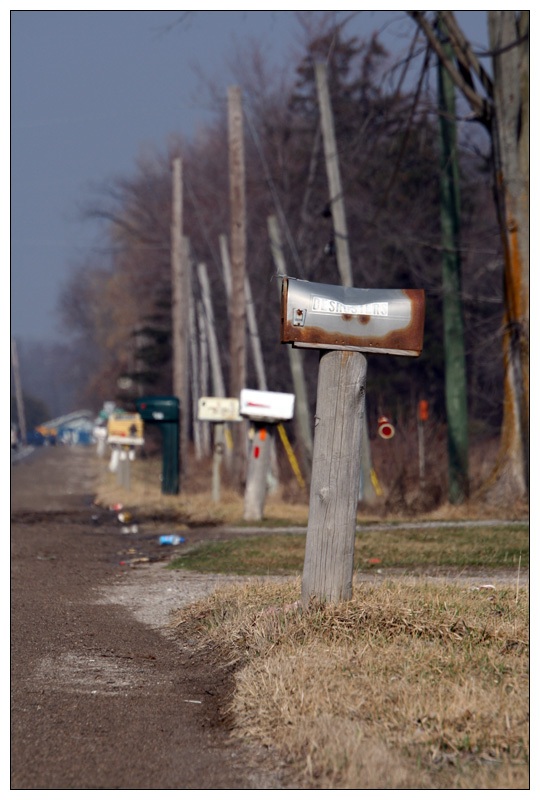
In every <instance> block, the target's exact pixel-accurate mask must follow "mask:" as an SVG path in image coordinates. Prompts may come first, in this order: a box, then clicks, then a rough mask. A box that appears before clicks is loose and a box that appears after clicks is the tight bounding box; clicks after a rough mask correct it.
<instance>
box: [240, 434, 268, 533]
mask: <svg viewBox="0 0 540 800" xmlns="http://www.w3.org/2000/svg"><path fill="white" fill-rule="evenodd" d="M274 427H275V426H274V425H266V424H265V423H255V424H254V425H253V427H252V429H251V433H252V436H251V435H250V447H249V453H248V459H247V480H246V491H245V493H244V519H245V520H247V521H250V520H261V519H262V518H263V511H264V504H265V501H266V492H267V487H268V480H267V479H268V470H269V469H270V452H271V450H272V445H273V442H274V431H273V429H274Z"/></svg>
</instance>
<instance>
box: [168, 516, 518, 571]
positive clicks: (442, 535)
mask: <svg viewBox="0 0 540 800" xmlns="http://www.w3.org/2000/svg"><path fill="white" fill-rule="evenodd" d="M305 541H306V537H305V534H280V533H274V534H267V535H262V536H258V535H255V536H250V537H244V538H238V539H228V540H225V541H219V542H201V543H200V544H197V545H195V546H194V547H193V548H191V549H190V550H189V551H188V552H186V553H185V554H184V555H182V556H179V557H178V558H176V559H174V560H173V561H172V562H171V564H170V565H169V567H170V568H171V569H191V570H194V571H197V572H214V573H223V574H229V575H231V574H233V575H297V574H299V573H300V572H301V571H302V569H303V565H304V552H305ZM520 559H521V567H522V568H526V567H528V566H529V528H528V526H526V525H523V526H514V525H513V526H507V525H498V526H495V527H489V526H485V527H473V528H471V527H459V526H456V527H452V528H420V529H415V530H409V529H403V528H396V529H392V530H387V529H386V530H382V529H381V530H378V531H377V530H370V531H362V532H359V533H357V535H356V547H355V563H354V567H355V569H356V570H365V569H384V568H385V567H386V568H414V567H460V568H465V567H483V568H514V567H517V566H518V565H519V564H520Z"/></svg>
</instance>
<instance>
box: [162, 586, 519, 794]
mask: <svg viewBox="0 0 540 800" xmlns="http://www.w3.org/2000/svg"><path fill="white" fill-rule="evenodd" d="M299 595H300V586H299V583H298V581H290V582H278V583H276V582H270V583H268V582H266V583H264V582H258V581H251V582H249V583H247V584H242V585H239V586H236V587H232V588H229V589H225V590H223V591H221V592H218V593H216V594H215V595H213V596H212V597H211V598H209V599H207V600H204V601H201V602H200V603H198V604H196V605H195V606H192V607H191V608H189V609H185V610H183V611H181V612H178V613H177V615H176V619H175V626H176V631H177V635H179V636H182V637H183V638H186V637H188V638H191V639H193V638H194V637H198V638H199V641H200V642H201V644H208V643H209V642H210V643H212V644H213V646H215V647H217V648H220V649H221V651H222V654H223V657H224V658H227V659H228V660H236V661H237V664H238V671H237V673H236V691H235V694H234V699H233V701H232V705H231V714H232V719H233V721H234V731H235V734H236V735H237V736H240V737H244V738H248V739H254V740H257V741H258V742H262V743H264V744H266V745H268V746H269V747H272V748H274V749H276V750H277V751H278V752H279V753H280V754H281V756H282V758H283V759H284V760H286V761H287V762H288V763H289V765H290V768H291V769H292V771H293V774H294V775H295V778H296V780H297V781H298V783H299V785H300V786H301V787H302V788H321V789H330V788H334V789H353V788H364V789H398V788H401V789H406V788H407V789H413V788H414V789H422V788H434V789H444V788H459V789H502V788H506V789H525V788H527V787H528V710H529V707H528V679H527V668H528V656H527V647H528V645H527V643H528V591H527V590H523V589H521V590H520V595H519V598H517V597H516V591H515V586H514V587H507V588H503V589H496V590H480V591H472V590H471V588H470V587H469V588H464V587H462V586H458V585H451V584H444V585H441V584H438V585H435V584H431V585H430V584H428V583H423V582H420V581H414V580H412V579H410V580H408V581H406V580H402V581H400V582H399V583H397V582H396V583H394V582H387V583H382V584H379V585H368V584H362V585H359V586H358V587H357V588H356V591H355V596H354V599H353V600H352V601H351V602H348V603H342V604H338V605H334V606H317V605H313V606H312V607H310V608H309V609H305V610H303V609H302V608H301V607H300V605H299V604H298V598H299Z"/></svg>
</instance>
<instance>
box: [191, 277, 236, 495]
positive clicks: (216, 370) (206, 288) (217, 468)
mask: <svg viewBox="0 0 540 800" xmlns="http://www.w3.org/2000/svg"><path fill="white" fill-rule="evenodd" d="M197 275H198V278H199V286H200V289H201V295H202V302H203V309H204V317H205V321H206V339H207V341H208V348H209V353H210V367H211V370H212V390H213V394H214V397H225V382H224V380H223V373H222V370H221V361H220V357H219V347H218V342H217V337H216V328H215V324H214V309H213V306H212V297H211V295H210V283H209V281H208V273H207V270H206V264H203V263H199V264H198V265H197ZM238 394H239V395H240V393H238ZM236 424H238V425H239V424H240V423H236ZM226 452H227V451H226V449H225V426H224V425H223V424H222V423H219V424H218V425H214V459H213V472H212V500H213V501H214V502H215V503H218V502H219V500H220V496H221V495H220V491H221V489H220V487H221V464H222V461H223V457H224V455H225V454H226Z"/></svg>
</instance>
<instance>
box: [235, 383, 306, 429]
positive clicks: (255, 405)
mask: <svg viewBox="0 0 540 800" xmlns="http://www.w3.org/2000/svg"><path fill="white" fill-rule="evenodd" d="M240 414H241V415H242V416H243V417H246V418H247V419H252V420H254V421H255V422H256V421H260V422H282V421H283V420H287V419H292V417H293V414H294V394H285V393H284V392H262V391H259V390H257V389H242V391H241V392H240Z"/></svg>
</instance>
